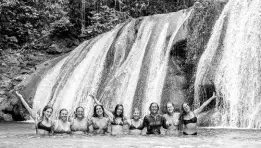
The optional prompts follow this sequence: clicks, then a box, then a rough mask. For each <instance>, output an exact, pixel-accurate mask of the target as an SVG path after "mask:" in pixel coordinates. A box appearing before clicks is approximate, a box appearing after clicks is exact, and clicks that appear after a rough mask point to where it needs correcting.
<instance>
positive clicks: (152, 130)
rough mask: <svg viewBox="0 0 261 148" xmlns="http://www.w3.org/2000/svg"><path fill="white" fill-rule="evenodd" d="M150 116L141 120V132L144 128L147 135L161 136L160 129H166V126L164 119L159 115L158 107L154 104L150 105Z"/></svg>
mask: <svg viewBox="0 0 261 148" xmlns="http://www.w3.org/2000/svg"><path fill="white" fill-rule="evenodd" d="M149 109H150V114H149V115H146V116H145V117H144V119H143V124H142V126H141V127H140V129H141V130H142V129H143V128H144V127H147V134H156V135H159V134H161V131H160V129H161V127H163V128H165V129H167V128H168V125H167V124H166V118H164V117H163V116H162V115H160V114H159V113H158V112H159V105H158V104H157V103H156V102H154V103H151V104H150V107H149Z"/></svg>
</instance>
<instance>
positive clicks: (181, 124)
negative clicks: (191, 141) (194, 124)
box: [178, 102, 188, 130]
mask: <svg viewBox="0 0 261 148" xmlns="http://www.w3.org/2000/svg"><path fill="white" fill-rule="evenodd" d="M184 104H188V103H187V102H184V103H182V104H181V108H180V110H181V112H180V116H179V127H178V128H179V130H182V128H183V124H184V116H185V115H186V114H187V113H186V111H185V110H184V107H183V106H184Z"/></svg>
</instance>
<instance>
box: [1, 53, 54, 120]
mask: <svg viewBox="0 0 261 148" xmlns="http://www.w3.org/2000/svg"><path fill="white" fill-rule="evenodd" d="M0 55H1V56H0V64H1V66H0V121H1V120H3V121H12V120H16V121H17V120H18V121H19V120H24V119H25V118H28V115H27V112H26V110H25V109H24V108H23V106H22V105H21V103H20V102H19V100H18V99H17V98H16V96H15V95H14V94H13V90H14V89H17V90H20V89H23V87H24V85H23V83H24V82H25V80H26V79H27V77H28V76H30V75H32V74H33V73H35V72H36V71H37V69H38V67H39V66H38V65H39V64H40V63H42V62H44V61H46V60H48V59H50V58H52V57H53V56H51V55H46V54H41V53H40V52H34V53H24V52H18V51H11V50H5V51H1V54H0Z"/></svg>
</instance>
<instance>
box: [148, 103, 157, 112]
mask: <svg viewBox="0 0 261 148" xmlns="http://www.w3.org/2000/svg"><path fill="white" fill-rule="evenodd" d="M153 104H156V105H157V108H158V111H159V105H158V103H156V102H152V103H151V104H150V107H149V109H150V111H151V107H152V105H153ZM158 111H157V112H158Z"/></svg>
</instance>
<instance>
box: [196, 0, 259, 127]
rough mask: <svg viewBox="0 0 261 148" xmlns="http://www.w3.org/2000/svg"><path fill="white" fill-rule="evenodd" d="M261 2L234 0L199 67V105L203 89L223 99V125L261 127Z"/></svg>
mask: <svg viewBox="0 0 261 148" xmlns="http://www.w3.org/2000/svg"><path fill="white" fill-rule="evenodd" d="M260 49H261V1H260V0H251V1H246V0H230V1H229V2H228V4H227V5H226V6H225V8H224V10H223V12H222V14H221V15H220V18H219V19H218V20H217V22H216V24H215V27H214V28H213V32H212V36H211V38H210V40H209V43H208V45H207V48H206V49H205V51H204V53H203V54H202V56H201V59H200V61H199V64H198V68H197V74H196V81H195V102H196V103H197V104H199V102H200V101H199V100H200V93H201V89H200V88H201V86H206V85H209V84H214V85H215V87H216V91H217V93H218V95H220V96H221V98H222V100H220V101H221V102H222V103H221V106H220V109H219V112H220V116H219V119H215V120H220V121H221V123H219V125H221V126H230V127H245V128H260V127H261V83H260V82H261V52H260Z"/></svg>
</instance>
